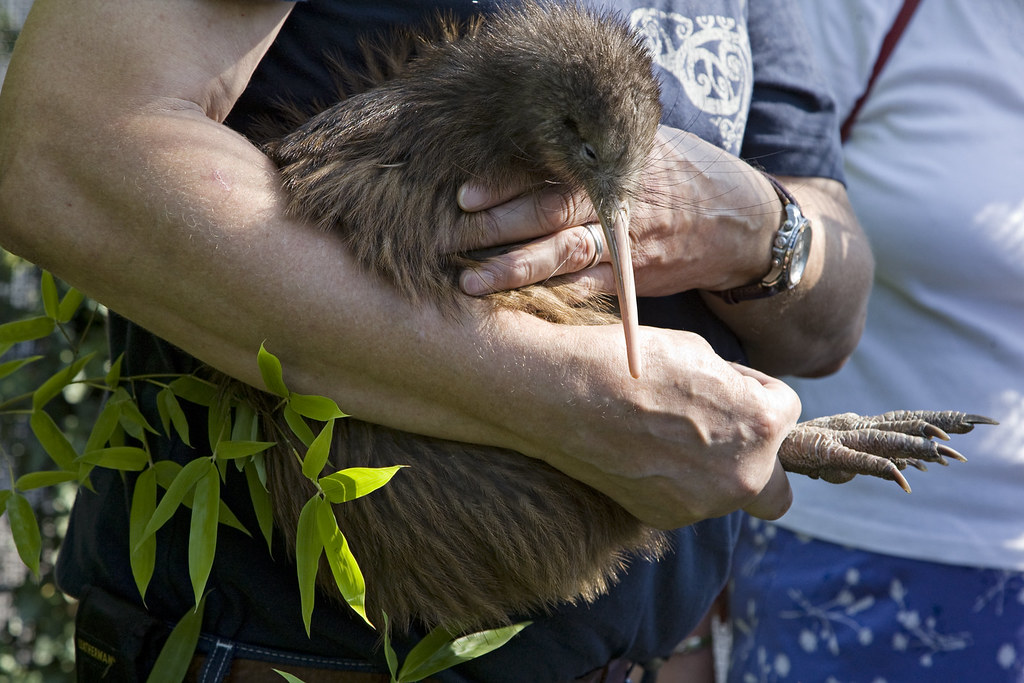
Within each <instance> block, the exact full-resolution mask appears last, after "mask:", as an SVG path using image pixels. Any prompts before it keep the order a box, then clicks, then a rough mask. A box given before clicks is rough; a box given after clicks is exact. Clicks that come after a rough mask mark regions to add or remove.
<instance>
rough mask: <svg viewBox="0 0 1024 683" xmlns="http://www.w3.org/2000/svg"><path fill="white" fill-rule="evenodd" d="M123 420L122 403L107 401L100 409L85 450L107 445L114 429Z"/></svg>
mask: <svg viewBox="0 0 1024 683" xmlns="http://www.w3.org/2000/svg"><path fill="white" fill-rule="evenodd" d="M120 421H121V404H120V403H117V402H114V401H107V402H106V404H105V405H104V406H103V410H101V411H100V414H99V416H98V417H97V418H96V422H95V423H94V424H93V426H92V431H91V432H90V433H89V440H88V441H87V442H86V443H85V452H86V453H88V452H89V451H98V450H99V449H101V448H103V447H104V446H106V445H107V442H108V441H110V437H111V436H112V435H113V433H114V430H116V429H117V427H118V424H119V423H120Z"/></svg>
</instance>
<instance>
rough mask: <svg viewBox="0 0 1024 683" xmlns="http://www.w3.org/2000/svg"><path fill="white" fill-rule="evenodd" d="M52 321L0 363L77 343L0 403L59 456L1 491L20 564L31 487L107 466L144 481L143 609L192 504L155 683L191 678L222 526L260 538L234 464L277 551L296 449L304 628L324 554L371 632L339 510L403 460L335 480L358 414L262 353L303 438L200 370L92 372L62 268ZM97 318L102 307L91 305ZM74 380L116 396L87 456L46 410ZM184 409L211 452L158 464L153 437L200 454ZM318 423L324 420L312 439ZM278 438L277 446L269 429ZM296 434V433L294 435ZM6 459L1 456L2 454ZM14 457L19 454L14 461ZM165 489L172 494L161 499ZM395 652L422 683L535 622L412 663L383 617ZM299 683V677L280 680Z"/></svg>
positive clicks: (444, 643)
mask: <svg viewBox="0 0 1024 683" xmlns="http://www.w3.org/2000/svg"><path fill="white" fill-rule="evenodd" d="M40 289H41V299H42V303H43V315H40V316H36V317H31V318H28V319H25V320H18V321H14V322H9V323H5V324H2V325H0V359H2V357H3V356H4V355H5V354H7V353H8V352H10V351H11V350H12V349H13V348H14V347H15V345H17V344H19V343H23V342H32V341H34V340H38V339H42V338H45V337H49V336H50V335H52V334H54V333H55V332H57V333H59V334H60V335H61V336H62V338H63V339H64V341H65V342H67V343H68V345H69V346H70V347H72V348H71V351H72V354H71V360H70V362H68V363H67V364H66V365H65V366H64V367H63V368H61V369H60V370H59V371H57V372H56V373H54V374H53V375H51V376H50V377H49V378H47V379H46V380H45V381H43V382H42V383H41V384H40V385H39V386H38V387H37V388H35V389H33V390H32V391H30V392H27V393H24V394H21V395H19V396H14V397H11V398H8V399H3V400H0V416H4V415H7V416H22V417H24V416H27V417H28V420H29V426H30V428H31V431H32V433H33V435H34V436H35V438H36V439H37V440H38V442H39V444H40V445H41V446H42V448H43V449H44V451H45V452H46V454H47V455H48V456H49V458H50V460H51V461H52V463H53V465H55V469H47V470H42V471H33V472H28V473H26V474H23V475H21V476H20V477H18V478H17V479H16V480H15V479H14V476H13V467H12V465H11V463H10V462H8V467H9V469H11V471H12V476H11V481H12V482H13V485H12V487H11V488H10V489H5V490H0V515H2V514H4V513H5V512H6V514H7V516H8V519H9V522H10V525H11V529H12V532H13V536H14V542H15V546H16V548H17V551H18V555H19V557H20V558H21V560H22V561H23V562H24V563H25V565H26V566H27V567H28V568H29V569H30V570H31V571H32V572H33V574H34V575H35V576H36V577H38V576H39V567H40V550H41V535H40V530H39V523H38V520H37V519H36V517H35V514H34V512H33V510H32V506H31V505H30V503H29V501H28V499H27V498H26V496H25V495H24V494H25V492H27V491H31V490H33V489H38V488H43V487H48V486H54V485H58V484H63V483H65V482H75V483H76V484H77V485H79V486H84V487H86V488H90V489H91V482H90V479H89V477H90V474H91V472H92V471H93V469H94V468H96V467H101V468H107V469H112V470H116V471H119V472H122V473H133V474H135V475H136V478H135V485H134V489H133V492H132V499H131V503H130V508H129V548H130V553H131V555H130V564H131V570H132V575H133V577H134V580H135V584H136V588H137V590H138V591H139V595H140V597H141V598H142V600H143V603H145V597H146V592H147V588H148V586H149V582H150V580H151V579H152V577H153V573H154V570H155V562H156V557H157V545H156V544H157V532H158V531H159V530H160V529H161V528H162V527H163V526H164V525H165V524H167V522H169V521H170V520H171V519H172V517H173V516H174V515H175V514H176V513H177V512H178V511H179V510H180V509H181V508H182V506H184V507H185V508H187V509H189V510H190V530H189V544H188V569H189V578H190V581H191V585H192V589H193V593H194V597H195V607H194V608H193V609H191V610H189V611H188V612H187V613H186V614H185V615H184V616H183V617H182V619H181V620H180V621H179V622H178V624H177V626H176V627H175V628H174V630H173V631H172V634H171V636H170V638H169V639H168V641H167V643H166V644H165V646H164V649H163V650H162V652H161V654H160V656H159V658H158V660H157V666H156V667H154V670H153V672H152V674H151V675H150V678H149V681H153V682H154V683H155V682H162V681H180V680H181V679H182V678H183V677H184V674H185V669H186V667H187V664H188V660H189V656H190V654H191V653H192V652H193V651H194V649H195V646H196V643H197V642H198V638H199V633H200V629H201V627H202V612H203V607H204V605H205V596H206V593H207V581H208V579H209V576H210V572H211V570H212V567H213V561H214V557H215V555H216V547H217V537H218V533H219V529H220V526H221V525H226V526H229V527H232V528H234V529H237V530H238V531H240V532H242V533H245V534H247V535H250V536H251V533H250V531H249V530H248V529H246V528H245V527H244V526H243V525H242V523H241V522H240V521H239V520H238V518H237V517H236V515H235V514H234V513H233V512H232V511H231V509H230V508H228V506H227V505H226V504H225V502H224V501H223V500H222V498H221V487H222V485H223V484H224V483H225V482H226V477H227V472H228V468H229V467H234V468H235V469H236V470H237V471H238V472H241V473H242V474H244V476H245V481H246V484H247V487H248V492H249V495H250V499H251V501H252V506H253V511H254V513H255V517H256V520H257V524H258V526H259V532H260V534H261V535H262V536H263V538H264V540H265V542H266V544H267V547H268V551H269V549H270V548H271V542H272V535H273V525H274V519H273V508H272V504H271V500H270V495H269V492H268V488H267V472H266V467H265V464H264V456H265V454H266V452H267V451H268V449H270V448H272V447H274V446H277V444H278V442H279V441H280V442H283V443H288V444H292V443H296V440H297V443H298V444H300V445H301V450H303V451H304V452H301V453H300V452H299V451H300V448H295V447H292V448H291V449H290V450H291V452H292V453H293V455H294V456H295V457H296V458H297V459H298V461H299V463H300V465H301V468H302V473H303V474H304V475H305V476H306V477H307V478H308V479H309V481H310V482H312V484H313V486H314V487H315V493H314V495H313V496H312V497H311V498H310V499H309V500H308V501H307V502H306V504H305V505H304V506H303V508H302V511H301V514H300V516H299V521H298V528H297V534H296V539H297V540H296V548H295V558H296V572H297V579H298V585H299V591H300V598H301V610H302V619H303V624H304V626H305V629H306V633H307V635H309V633H310V625H311V620H312V613H313V608H314V603H315V597H316V590H315V586H316V575H317V572H318V571H319V569H320V566H321V558H326V564H327V566H328V567H329V568H330V571H331V574H332V576H333V578H334V581H335V584H336V585H337V587H338V590H339V592H340V594H341V595H342V597H343V598H344V600H345V601H346V603H347V604H348V605H349V606H350V607H351V609H352V610H353V611H354V612H356V613H357V614H358V615H359V616H360V617H361V618H362V619H363V620H365V621H366V622H367V624H370V626H371V627H372V626H373V624H371V623H370V621H369V619H368V618H367V614H366V607H365V605H366V586H365V581H364V579H363V575H362V572H361V570H360V568H359V565H358V563H357V561H356V558H355V557H354V556H353V554H352V552H351V549H350V547H349V543H348V541H347V539H346V538H345V535H344V534H343V533H342V531H341V529H340V528H339V527H338V523H337V519H336V518H335V515H334V511H333V508H332V506H333V505H336V504H342V503H347V502H349V501H352V500H355V499H356V498H360V497H362V496H365V495H368V494H370V493H372V492H374V491H376V490H377V489H379V488H381V487H382V486H385V485H386V484H388V482H390V480H391V478H392V477H393V476H394V475H395V474H396V473H397V472H398V470H399V469H401V468H402V467H404V465H396V466H393V467H382V468H365V467H350V468H347V469H343V470H339V471H336V472H331V473H328V474H324V469H325V468H326V467H327V465H328V462H329V456H330V452H331V443H332V439H333V436H334V427H335V422H336V421H337V420H339V419H344V418H345V417H347V415H346V414H345V413H344V412H342V411H341V409H340V408H339V407H338V406H337V404H336V403H335V402H334V401H333V400H331V399H329V398H326V397H323V396H312V395H306V394H299V393H296V392H292V391H290V390H289V389H288V387H287V385H286V383H285V381H284V376H283V370H282V366H281V362H280V361H279V359H278V358H277V357H276V356H274V355H273V354H272V353H270V352H269V351H268V350H266V348H264V347H263V346H262V345H261V347H260V350H259V353H258V355H257V359H256V360H257V365H258V367H259V370H260V374H261V376H262V379H263V383H264V385H265V386H266V389H267V391H268V392H270V393H271V394H272V395H274V396H276V397H277V398H278V399H280V400H279V402H278V404H277V406H276V408H275V410H277V411H280V412H281V414H282V416H283V418H284V422H285V424H286V425H287V426H288V429H289V430H290V431H291V434H281V433H275V430H277V429H280V428H279V427H278V426H277V423H276V421H274V420H269V419H266V417H267V416H265V415H262V414H260V413H259V412H258V411H257V410H255V409H254V408H253V406H252V405H251V404H250V403H249V402H247V401H246V400H244V399H243V398H241V397H239V396H236V395H235V394H233V393H232V392H231V391H230V390H225V388H224V387H222V386H220V385H218V384H216V383H214V382H211V381H209V380H206V379H203V378H201V377H199V376H197V375H195V374H189V375H182V374H168V375H144V376H135V377H124V376H122V372H121V366H122V362H121V361H122V359H121V358H118V359H116V360H114V361H113V362H112V363H110V366H109V369H107V370H106V372H104V373H102V374H95V375H92V376H90V375H88V374H87V373H86V370H87V369H92V368H94V367H95V366H96V365H97V364H99V363H100V362H101V359H99V358H98V357H97V354H95V353H88V354H84V355H82V354H80V351H79V349H78V348H76V347H75V344H74V340H73V337H72V335H71V333H70V332H69V331H68V330H67V329H66V325H67V324H68V323H69V322H70V321H71V320H72V318H73V317H74V316H75V314H76V312H77V311H78V310H79V308H80V307H81V305H82V304H83V302H84V301H86V299H85V297H84V296H83V295H82V294H81V293H80V292H78V291H77V290H75V289H68V290H67V291H66V293H65V294H64V295H63V296H60V295H59V292H58V286H57V283H56V281H55V280H54V278H53V277H52V275H50V273H47V272H44V273H43V274H42V278H41V285H40ZM93 313H94V315H93V317H95V308H94V310H93ZM41 358H42V356H30V357H26V358H16V359H12V360H8V361H5V362H0V379H3V378H5V377H7V376H9V375H12V374H14V373H17V372H20V371H22V370H24V369H25V368H27V367H30V366H31V365H32V364H33V363H34V362H36V361H38V360H40V359H41ZM145 384H148V385H151V386H153V387H155V388H156V389H157V393H156V408H157V413H158V416H159V419H160V424H159V425H158V426H157V427H154V426H153V425H151V424H150V423H149V421H148V420H147V419H146V417H145V416H144V415H143V412H142V410H140V408H139V402H138V395H137V393H136V387H137V386H138V385H145ZM73 385H85V386H89V387H95V388H100V389H102V390H104V391H105V392H106V395H107V397H106V401H105V402H104V404H103V407H102V408H101V409H100V411H99V413H98V414H97V416H96V419H95V421H94V422H93V423H92V425H91V429H90V431H89V436H88V439H87V440H86V443H85V445H84V447H82V448H81V449H77V448H76V447H75V445H74V444H73V443H72V440H71V439H70V438H68V436H67V434H65V432H64V431H63V430H62V429H61V428H60V426H59V425H58V424H57V423H56V421H55V420H54V419H53V417H52V416H51V415H50V413H49V412H47V410H46V408H47V406H48V405H49V404H50V403H51V401H53V400H54V399H55V398H57V397H58V396H60V395H61V394H62V393H63V392H65V391H66V390H67V389H68V388H69V387H71V386H73ZM182 402H185V403H188V404H191V405H193V406H197V407H199V408H205V409H206V411H207V417H208V419H207V425H208V428H207V434H206V438H207V441H208V443H209V449H210V455H208V456H200V457H197V458H196V459H194V460H191V461H190V462H188V463H187V464H185V465H184V466H182V465H179V464H178V463H175V462H173V461H169V460H156V459H154V457H153V454H152V452H151V450H150V445H149V442H150V439H149V437H154V436H166V437H169V438H174V437H177V438H179V439H181V441H183V442H184V443H185V444H186V445H188V446H190V447H191V446H192V443H193V440H194V439H195V438H196V435H194V434H192V433H190V429H189V422H188V419H187V417H186V413H185V409H184V408H183V407H182ZM311 425H314V426H315V425H319V431H317V432H314V427H313V426H311ZM265 433H270V434H273V436H274V437H276V438H275V440H273V441H267V440H263V439H262V438H261V435H262V434H265ZM291 437H294V438H291ZM0 452H2V451H0ZM3 455H4V457H5V458H9V456H7V454H6V453H3ZM161 490H162V491H163V494H162V495H160V491H161ZM384 619H385V628H384V634H385V640H384V647H385V655H386V659H387V662H388V666H389V668H390V670H391V676H392V680H393V681H395V683H405V682H407V681H418V680H422V679H423V678H425V677H427V676H430V675H433V674H435V673H437V672H438V671H441V670H443V669H445V668H448V667H450V666H454V665H455V664H458V663H460V662H463V661H466V660H468V659H472V658H474V657H477V656H480V655H481V654H484V653H485V652H489V651H491V650H493V649H495V648H497V647H500V646H501V645H503V644H504V643H505V642H507V641H508V640H509V639H510V638H512V637H513V636H515V634H517V633H518V632H519V631H520V630H521V629H522V628H524V627H525V626H526V625H527V624H526V623H523V624H516V625H514V626H510V627H504V628H500V629H494V630H489V631H482V632H479V633H474V634H469V635H463V636H459V635H457V634H453V633H450V632H448V631H445V630H443V629H435V630H434V631H432V632H431V633H430V634H428V635H427V636H426V637H425V638H424V639H423V640H422V641H421V642H420V643H419V644H417V646H416V647H414V648H413V650H412V651H410V653H409V655H408V656H407V658H406V661H405V663H404V665H403V666H402V667H400V668H399V667H398V663H397V656H396V654H395V651H394V649H393V648H392V646H391V643H390V640H389V638H388V634H389V630H388V628H387V617H386V615H385V617H384ZM281 675H282V676H284V677H285V678H286V679H288V680H298V679H295V677H294V676H292V675H291V674H287V673H285V672H281Z"/></svg>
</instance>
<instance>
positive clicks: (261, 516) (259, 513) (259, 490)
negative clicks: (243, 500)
mask: <svg viewBox="0 0 1024 683" xmlns="http://www.w3.org/2000/svg"><path fill="white" fill-rule="evenodd" d="M244 471H245V481H246V483H247V484H248V485H249V498H250V499H252V509H253V512H255V513H256V522H257V523H258V524H259V525H260V532H261V533H262V534H263V538H264V539H265V540H266V541H267V550H270V551H271V552H273V537H274V508H273V506H272V505H271V502H270V494H269V493H268V492H267V489H266V487H265V486H264V485H263V482H261V481H260V473H259V470H258V469H257V467H256V463H255V462H253V461H250V462H247V463H246V464H245V469H244Z"/></svg>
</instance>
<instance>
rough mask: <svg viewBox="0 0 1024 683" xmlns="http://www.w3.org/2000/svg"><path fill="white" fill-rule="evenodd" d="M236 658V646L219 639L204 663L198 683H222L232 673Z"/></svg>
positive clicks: (228, 641)
mask: <svg viewBox="0 0 1024 683" xmlns="http://www.w3.org/2000/svg"><path fill="white" fill-rule="evenodd" d="M234 658H235V644H234V643H233V642H231V641H230V640H221V639H220V638H218V639H217V642H216V643H215V644H214V646H213V649H212V650H211V651H210V654H208V655H207V656H206V661H204V662H203V668H202V669H200V671H199V677H198V678H197V679H196V683H221V681H223V680H224V679H225V678H227V675H228V673H229V672H230V671H231V661H232V660H233V659H234Z"/></svg>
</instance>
